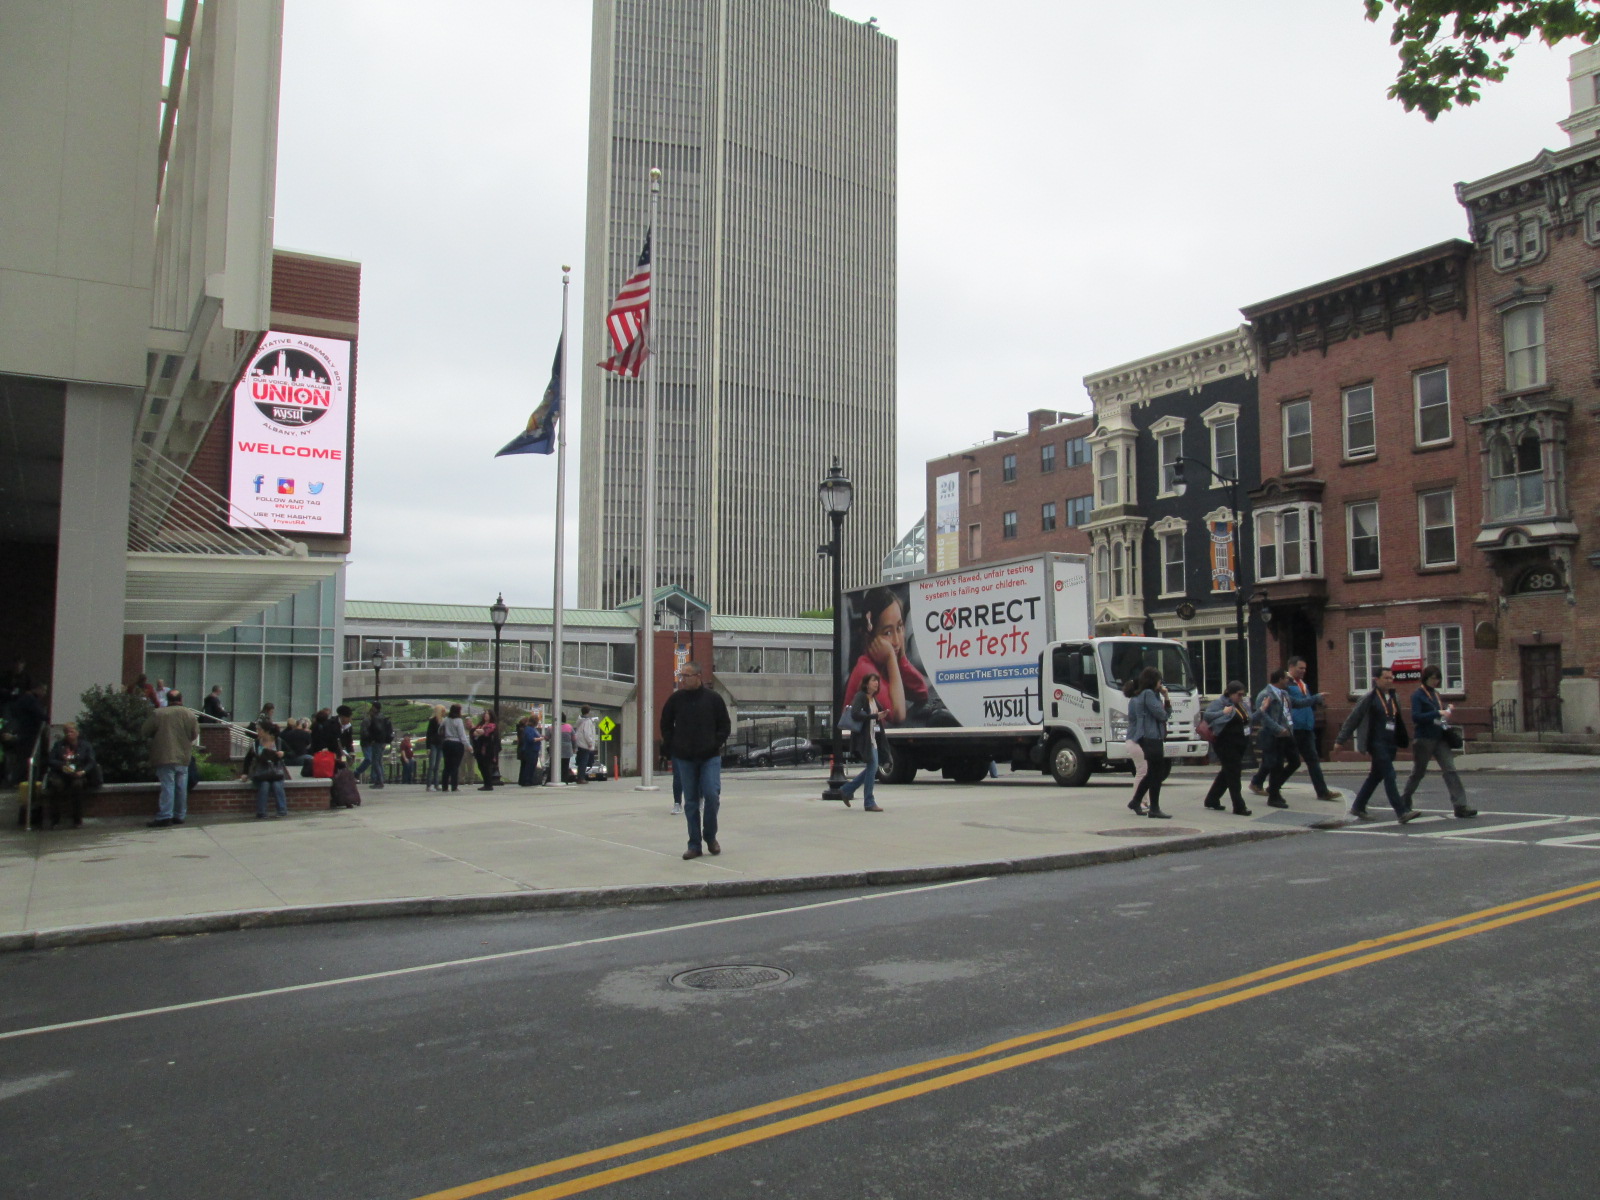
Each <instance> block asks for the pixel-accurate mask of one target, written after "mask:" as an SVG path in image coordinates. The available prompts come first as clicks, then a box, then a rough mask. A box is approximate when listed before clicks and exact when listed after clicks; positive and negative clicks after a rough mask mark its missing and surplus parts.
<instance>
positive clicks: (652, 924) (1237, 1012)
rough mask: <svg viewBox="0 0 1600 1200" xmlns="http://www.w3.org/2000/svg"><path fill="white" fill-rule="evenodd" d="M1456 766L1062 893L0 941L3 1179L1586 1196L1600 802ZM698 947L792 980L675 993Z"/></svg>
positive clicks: (1576, 784) (479, 1191)
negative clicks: (1383, 809)
mask: <svg viewBox="0 0 1600 1200" xmlns="http://www.w3.org/2000/svg"><path fill="white" fill-rule="evenodd" d="M1472 783H1473V786H1474V788H1475V792H1474V797H1473V798H1474V802H1475V803H1476V804H1478V806H1479V807H1480V808H1482V809H1484V810H1485V812H1486V816H1485V817H1484V818H1482V819H1480V820H1479V821H1478V822H1457V821H1453V820H1448V819H1442V818H1441V819H1430V820H1423V821H1418V822H1415V823H1413V824H1412V825H1411V826H1409V827H1407V828H1406V829H1404V830H1401V829H1399V828H1398V827H1396V826H1393V825H1391V824H1384V825H1379V826H1376V827H1369V828H1362V829H1359V830H1349V831H1341V832H1319V833H1312V834H1307V835H1304V836H1300V837H1292V838H1283V839H1277V840H1273V841H1269V842H1262V843H1255V844H1252V845H1248V846H1239V847H1233V848H1226V849H1219V850H1208V851H1202V852H1197V853H1192V854H1182V855H1173V856H1163V857H1157V858H1150V859H1143V860H1139V861H1136V862H1132V863H1125V864H1116V865H1112V866H1105V867H1097V868H1090V869H1083V870H1076V871H1066V872H1059V873H1055V874H1047V875H1033V876H1010V877H1003V878H998V879H993V880H982V881H976V882H966V883H961V884H955V885H944V886H940V887H935V888H927V889H906V890H901V891H885V892H859V893H846V894H842V895H841V894H837V893H829V894H827V895H826V896H825V897H823V898H820V899H819V897H818V896H817V895H816V894H814V893H813V894H808V895H805V896H797V897H772V898H750V899H741V900H728V901H707V902H694V903H682V904H675V905H668V906H657V907H652V908H638V909H585V910H577V911H571V912H541V913H527V914H508V915H502V916H494V917H476V918H448V919H446V918H440V919H421V920H418V919H413V920H403V921H384V922H372V923H364V924H351V925H326V926H314V927H307V928H303V929H268V930H258V931H250V932H244V933H229V934H221V935H215V936H205V937H189V938H172V939H163V940H158V941H151V942H129V943H118V944H110V945H102V946H80V947H73V948H68V949H62V950H56V951H42V952H34V953H25V954H10V955H5V956H3V957H0V1118H3V1123H0V1127H3V1128H4V1129H5V1131H6V1137H5V1138H4V1140H3V1142H0V1195H5V1196H7V1197H9V1196H49V1197H69V1196H70V1197H73V1198H74V1200H80V1198H89V1197H119V1198H120V1197H129V1196H137V1195H150V1196H158V1197H171V1198H174V1200H177V1198H186V1197H197V1198H198V1197H206V1198H212V1197H294V1198H296V1200H300V1198H305V1197H339V1198H345V1197H352V1198H354V1197H383V1198H386V1200H387V1198H397V1200H406V1198H409V1197H419V1196H424V1195H433V1194H435V1193H440V1194H442V1195H447V1196H452V1197H463V1198H464V1197H468V1196H480V1195H481V1196H487V1197H492V1198H495V1200H503V1198H505V1197H510V1196H519V1197H523V1196H540V1197H543V1196H553V1195H568V1194H593V1195H603V1196H613V1197H629V1198H632V1197H655V1196H700V1197H704V1196H716V1197H723V1196H741V1197H742V1196H755V1195H771V1196H783V1197H790V1196H795V1197H829V1198H835V1197H840V1196H852V1197H856V1196H861V1197H944V1196H952V1197H1010V1196H1027V1197H1036V1196H1037V1197H1065V1196H1081V1197H1096V1198H1098V1197H1121V1196H1130V1197H1133V1196H1138V1197H1149V1196H1160V1197H1300V1196H1307V1197H1309V1196H1316V1197H1350V1198H1352V1200H1354V1198H1358V1197H1359V1198H1362V1200H1366V1198H1369V1197H1373V1196H1386V1195H1410V1196H1440V1197H1444V1196H1449V1197H1453V1198H1477V1197H1482V1198H1483V1200H1491V1198H1492V1200H1503V1198H1504V1197H1506V1196H1511V1195H1515V1196H1517V1197H1519V1198H1527V1200H1531V1198H1542V1197H1590V1196H1593V1195H1594V1194H1595V1190H1596V1189H1595V1180H1596V1179H1597V1178H1600V1145H1597V1143H1596V1140H1595V1137H1594V1131H1595V1130H1596V1129H1597V1128H1600V1082H1597V1081H1600V1013H1597V1009H1596V1006H1595V1004H1594V996H1595V995H1596V992H1597V986H1600V954H1597V949H1600V798H1597V797H1596V794H1595V791H1596V789H1595V781H1594V777H1592V776H1566V777H1558V776H1550V775H1543V776H1538V777H1528V778H1515V777H1500V778H1495V779H1494V780H1492V781H1488V780H1484V781H1483V782H1482V783H1481V784H1480V783H1479V782H1478V781H1472ZM1438 791H1439V787H1438V785H1437V784H1436V783H1432V782H1430V785H1429V789H1428V791H1427V792H1426V793H1425V800H1424V803H1426V802H1427V798H1428V797H1431V798H1432V802H1433V803H1434V804H1435V805H1436V806H1438V808H1437V810H1436V811H1441V812H1442V811H1443V808H1442V804H1441V802H1440V797H1439V796H1438V795H1437V794H1436V793H1437V792H1438ZM1489 813H1506V814H1524V815H1522V816H1516V815H1509V816H1489V815H1487V814H1489ZM1528 814H1532V815H1528ZM1574 817H1578V818H1586V819H1584V820H1576V821H1575V820H1571V818H1574ZM1535 821H1541V822H1544V823H1542V824H1534V823H1533V822H1535ZM1431 835H1442V836H1431ZM1462 835H1469V836H1466V837H1463V836H1462ZM1584 838H1590V839H1591V840H1588V841H1584V840H1580V839H1584ZM1586 885H1593V886H1586ZM1556 893H1560V894H1556ZM1541 896H1542V897H1545V899H1543V900H1539V901H1535V902H1532V903H1524V904H1519V903H1518V902H1522V901H1529V900H1531V899H1532V898H1534V897H1541ZM1591 901H1593V902H1591ZM1507 906H1509V907H1507ZM1488 909H1493V910H1497V911H1494V912H1490V913H1487V914H1484V915H1480V916H1478V917H1474V918H1472V919H1469V920H1466V921H1458V920H1456V919H1457V918H1462V917H1465V916H1467V915H1468V914H1474V913H1482V910H1488ZM1428 926H1436V927H1434V928H1423V927H1428ZM1419 930H1420V932H1418V931H1419ZM1374 939H1387V940H1383V941H1379V942H1378V943H1377V944H1373V940H1374ZM496 955H499V956H501V957H491V956H496ZM463 959H467V960H471V959H477V960H479V961H476V962H471V961H469V962H461V961H459V960H463ZM1308 959H1309V960H1310V961H1305V960H1308ZM452 963H454V964H455V965H447V964H452ZM441 964H446V965H441ZM723 964H754V965H763V966H771V967H775V968H779V969H781V970H782V971H785V972H790V973H792V978H790V979H788V980H787V981H786V982H782V983H779V984H776V985H774V986H769V987H763V988H758V989H752V990H717V991H695V990H690V989H686V988H683V987H679V986H674V985H673V984H672V983H671V982H670V980H671V979H672V977H673V976H675V975H677V974H678V973H680V972H683V971H687V970H691V969H694V968H700V967H706V966H712V965H723ZM396 972H399V973H396ZM358 975H369V976H375V977H372V978H366V979H358V980H351V979H350V977H352V976H358ZM341 981H342V982H341ZM308 985H310V986H308ZM278 988H289V989H292V990H288V991H283V992H277V993H275V994H269V995H250V994H251V993H259V992H262V991H263V990H268V989H278ZM212 1000H220V1001H221V1002H219V1003H206V1001H212ZM196 1002H201V1003H200V1004H199V1006H196V1007H188V1008H181V1009H177V1010H175V1011H164V1012H154V1013H144V1015H129V1014H138V1013H140V1012H141V1011H142V1010H148V1009H154V1008H162V1007H164V1006H171V1005H184V1004H195V1003H196ZM1130 1009H1132V1010H1133V1011H1128V1010H1130ZM107 1018H109V1019H107ZM44 1026H60V1027H59V1028H41V1027H44ZM1002 1043H1010V1044H1002ZM952 1059H954V1060H955V1061H949V1060H952ZM885 1075H887V1076H889V1077H888V1078H885V1077H883V1076H885ZM819 1089H821V1090H824V1091H825V1092H826V1094H824V1095H820V1096H819V1095H808V1093H813V1092H816V1091H817V1090H819ZM725 1115H726V1116H727V1119H726V1120H724V1121H718V1120H717V1118H720V1117H724V1116H725ZM685 1127H689V1128H687V1129H685ZM658 1135H659V1136H658ZM639 1139H644V1141H643V1142H642V1143H641V1142H640V1141H639ZM619 1144H620V1145H619ZM591 1152H592V1153H591ZM572 1156H577V1161H573V1162H568V1163H564V1164H558V1165H557V1168H554V1169H550V1170H548V1171H544V1170H542V1169H541V1168H542V1164H549V1163H552V1162H553V1161H555V1160H561V1159H563V1158H569V1157H572ZM607 1172H609V1174H607ZM506 1173H510V1174H509V1177H508V1178H501V1179H499V1180H496V1179H495V1177H496V1176H501V1175H503V1174H506Z"/></svg>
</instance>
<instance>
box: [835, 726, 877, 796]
mask: <svg viewBox="0 0 1600 1200" xmlns="http://www.w3.org/2000/svg"><path fill="white" fill-rule="evenodd" d="M866 752H867V765H866V766H864V767H862V768H861V774H859V775H857V776H856V777H855V778H854V779H852V780H851V781H850V782H849V783H847V784H845V785H844V787H842V788H841V789H839V790H840V791H842V792H844V794H845V795H846V796H853V795H855V793H856V789H857V788H860V789H861V794H862V796H863V797H864V798H865V799H866V802H867V803H868V804H876V803H877V801H876V800H874V799H873V798H872V785H873V784H874V783H876V782H877V781H878V743H877V742H874V741H870V740H869V741H868V742H867V745H866Z"/></svg>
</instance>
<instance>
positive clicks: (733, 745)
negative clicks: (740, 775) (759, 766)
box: [722, 742, 750, 767]
mask: <svg viewBox="0 0 1600 1200" xmlns="http://www.w3.org/2000/svg"><path fill="white" fill-rule="evenodd" d="M722 765H723V766H725V767H748V766H749V765H750V743H749V742H729V743H728V744H727V745H726V746H724V747H723V748H722Z"/></svg>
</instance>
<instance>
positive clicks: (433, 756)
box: [422, 746, 444, 787]
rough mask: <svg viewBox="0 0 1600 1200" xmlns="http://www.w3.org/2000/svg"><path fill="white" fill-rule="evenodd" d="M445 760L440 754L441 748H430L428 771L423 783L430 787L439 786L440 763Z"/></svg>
mask: <svg viewBox="0 0 1600 1200" xmlns="http://www.w3.org/2000/svg"><path fill="white" fill-rule="evenodd" d="M443 758H444V755H443V754H441V753H440V751H439V747H437V746H429V747H428V770H427V772H426V773H425V774H424V775H423V777H422V782H423V783H425V784H427V785H428V786H429V787H437V786H438V784H439V763H440V762H441V760H442V759H443Z"/></svg>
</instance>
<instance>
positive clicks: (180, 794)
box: [156, 763, 189, 821]
mask: <svg viewBox="0 0 1600 1200" xmlns="http://www.w3.org/2000/svg"><path fill="white" fill-rule="evenodd" d="M156 778H157V779H159V780H160V781H161V799H160V800H159V801H158V802H157V808H156V819H157V820H160V821H170V820H173V819H174V818H176V819H177V820H180V821H181V820H183V819H184V818H185V817H187V816H188V815H189V764H188V763H163V764H162V765H161V766H159V767H157V768H156Z"/></svg>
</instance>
